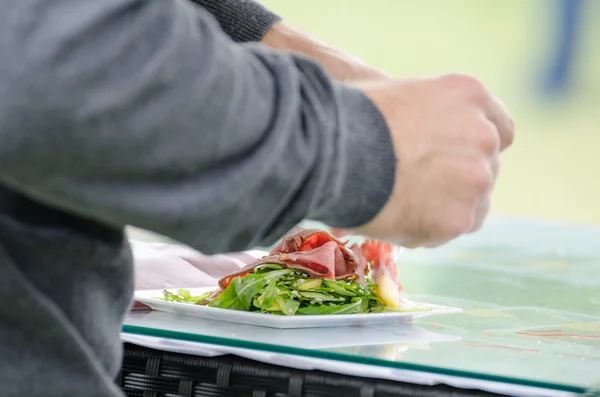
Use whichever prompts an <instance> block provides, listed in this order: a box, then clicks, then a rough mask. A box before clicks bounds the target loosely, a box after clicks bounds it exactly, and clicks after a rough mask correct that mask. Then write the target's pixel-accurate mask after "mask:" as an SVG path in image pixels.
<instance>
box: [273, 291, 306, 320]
mask: <svg viewBox="0 0 600 397" xmlns="http://www.w3.org/2000/svg"><path fill="white" fill-rule="evenodd" d="M275 301H276V302H277V303H278V304H279V307H280V308H281V311H282V312H283V314H285V315H286V316H293V315H294V314H296V311H297V310H298V308H299V307H300V302H298V301H295V300H293V299H286V298H282V297H281V296H278V297H277V298H276V299H275Z"/></svg>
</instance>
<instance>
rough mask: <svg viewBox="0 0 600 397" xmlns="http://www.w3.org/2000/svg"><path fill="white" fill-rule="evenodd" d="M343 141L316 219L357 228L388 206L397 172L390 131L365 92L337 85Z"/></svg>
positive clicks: (341, 137)
mask: <svg viewBox="0 0 600 397" xmlns="http://www.w3.org/2000/svg"><path fill="white" fill-rule="evenodd" d="M335 89H336V92H337V96H338V103H339V104H340V115H339V120H340V123H341V124H340V132H339V133H340V139H339V140H338V142H339V143H338V148H337V150H336V151H335V152H336V153H337V155H336V157H337V159H335V161H334V162H333V164H334V166H333V167H332V168H331V169H330V170H329V173H328V176H327V178H326V183H325V184H324V188H323V194H322V195H321V196H320V197H321V200H319V205H318V210H317V211H315V214H314V215H313V214H310V215H311V216H310V217H311V218H312V219H314V220H317V221H321V222H323V223H325V224H327V225H329V226H333V227H339V228H355V227H359V226H363V225H364V224H366V223H368V222H369V221H370V220H372V219H373V218H374V217H375V216H376V215H377V214H378V213H379V211H381V209H382V208H383V206H384V205H385V204H386V203H387V201H388V199H389V197H390V195H391V193H392V189H393V187H394V179H395V172H396V156H395V152H394V147H393V143H392V138H391V136H390V131H389V128H388V126H387V124H386V121H385V120H384V118H383V116H382V115H381V113H380V112H379V110H378V109H377V107H376V106H375V105H374V104H373V102H372V101H371V100H370V99H369V98H368V97H367V96H366V95H365V94H364V93H363V92H362V91H360V90H358V89H355V88H352V87H349V86H346V85H344V84H336V85H335Z"/></svg>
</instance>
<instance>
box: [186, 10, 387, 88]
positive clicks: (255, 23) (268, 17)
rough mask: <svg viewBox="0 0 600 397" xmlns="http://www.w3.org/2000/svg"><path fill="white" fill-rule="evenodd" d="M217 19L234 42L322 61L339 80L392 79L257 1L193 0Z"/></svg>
mask: <svg viewBox="0 0 600 397" xmlns="http://www.w3.org/2000/svg"><path fill="white" fill-rule="evenodd" d="M190 1H193V2H194V3H196V4H198V5H199V6H201V7H204V8H205V9H206V10H207V11H209V12H210V13H211V14H213V16H214V17H215V18H216V19H217V21H218V22H219V24H220V25H221V27H222V28H223V30H224V31H225V33H227V34H228V35H229V36H231V38H232V39H233V40H234V41H237V42H250V41H261V42H262V43H263V44H266V45H268V46H269V47H272V48H275V49H277V50H281V51H292V52H295V53H297V54H302V55H304V56H308V57H311V58H312V59H314V60H316V61H317V62H319V64H320V65H321V66H322V67H323V68H325V70H326V71H327V72H328V73H329V74H330V75H331V76H332V77H333V78H335V79H336V80H340V81H356V80H374V79H375V80H379V79H385V78H388V77H389V76H388V75H386V74H385V73H383V72H382V71H380V70H378V69H376V68H373V67H371V66H368V65H367V64H365V63H364V62H362V61H360V60H359V59H356V58H354V57H352V56H350V55H348V54H346V53H344V52H343V51H339V50H337V49H335V48H333V47H331V46H329V45H327V44H325V43H323V42H322V41H320V40H318V39H316V38H315V37H313V36H311V35H309V34H308V33H306V32H303V31H301V30H299V29H296V28H294V27H292V26H290V25H288V24H287V23H285V22H283V21H281V18H280V17H279V16H278V15H277V14H275V13H273V12H271V11H270V10H268V9H267V8H265V7H264V6H262V5H261V4H260V3H258V2H257V1H254V0H190Z"/></svg>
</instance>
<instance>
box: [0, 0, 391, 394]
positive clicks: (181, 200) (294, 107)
mask: <svg viewBox="0 0 600 397" xmlns="http://www.w3.org/2000/svg"><path fill="white" fill-rule="evenodd" d="M200 3H202V2H200ZM213 3H214V2H213ZM201 6H202V4H200V6H198V5H194V4H192V3H190V2H187V1H184V0H172V1H166V0H102V1H98V0H52V1H48V0H18V1H15V0H0V302H2V304H1V305H0V357H1V358H2V365H1V366H0V396H2V397H17V396H18V397H21V396H28V397H35V396H45V397H59V396H60V397H66V396H68V397H71V396H89V397H95V396H98V397H113V396H119V395H121V394H120V392H119V390H117V388H116V387H115V386H114V383H113V379H114V377H115V376H116V374H117V373H118V369H119V365H120V360H121V344H120V342H119V331H120V328H121V323H122V320H123V317H124V315H125V313H126V312H127V310H128V307H129V305H130V300H131V295H132V288H133V287H132V285H133V283H132V280H133V264H132V256H131V251H130V248H129V245H128V243H127V240H126V238H125V235H124V233H123V229H124V226H125V225H134V226H137V227H140V228H145V229H149V230H152V231H155V232H158V233H161V234H164V235H167V236H169V237H172V238H174V239H177V240H179V241H181V242H183V243H185V244H188V245H190V246H192V247H194V248H196V249H198V250H200V251H203V252H206V253H213V252H219V251H231V250H242V249H245V248H248V247H252V246H255V245H258V244H270V243H272V242H273V241H274V240H275V239H276V238H278V237H280V236H281V235H282V234H283V233H284V232H285V231H287V230H288V229H290V228H291V227H292V226H294V225H295V224H296V223H297V222H299V221H300V220H302V219H304V218H309V219H314V220H319V221H323V222H325V223H327V224H330V225H332V226H338V227H352V226H357V225H360V224H363V223H365V222H367V221H368V220H370V219H371V218H372V217H373V216H374V215H375V214H376V213H377V212H378V210H379V209H380V208H381V206H382V205H383V204H384V203H385V201H386V200H387V198H388V196H389V193H390V191H391V188H392V184H393V177H394V166H395V158H394V154H393V151H392V148H391V143H390V137H389V133H388V130H387V128H386V126H385V122H384V120H383V119H382V117H381V115H380V114H379V112H378V111H377V109H376V108H375V107H374V106H373V104H372V103H371V102H370V101H369V100H368V99H367V98H366V97H365V96H364V95H363V94H362V93H360V92H359V91H357V90H354V89H352V88H349V87H347V86H344V85H341V84H337V83H332V82H331V81H330V80H329V78H328V77H327V76H326V75H325V74H324V72H323V71H322V70H321V69H320V68H319V67H318V66H317V65H315V64H314V63H313V62H311V61H309V60H307V59H303V58H301V57H297V56H292V55H289V54H280V53H275V52H273V51H270V50H268V49H266V48H263V47H262V46H260V45H257V44H251V43H247V44H239V43H235V42H234V41H232V40H231V39H230V38H229V37H227V36H226V35H225V34H224V33H223V32H222V31H221V30H220V28H219V25H218V23H217V22H216V21H215V19H214V18H213V17H212V16H211V15H210V14H209V13H208V12H206V11H205V10H204V9H203V8H202V7H201ZM273 20H274V19H272V18H271V19H270V21H271V22H272V21H273ZM271 22H268V23H266V24H265V23H259V24H258V25H255V27H254V29H257V30H255V35H254V36H252V35H250V34H247V35H245V34H244V35H241V36H240V35H237V36H236V34H235V29H233V30H230V31H229V33H230V34H231V35H232V36H234V38H236V41H238V42H239V41H247V40H245V39H251V38H252V37H254V38H257V37H258V38H259V37H260V30H261V29H262V28H264V29H267V28H268V26H270V25H269V23H271ZM261 26H262V28H261ZM250 28H251V26H250V27H249V29H250ZM250 30H252V29H250ZM257 35H258V36H257Z"/></svg>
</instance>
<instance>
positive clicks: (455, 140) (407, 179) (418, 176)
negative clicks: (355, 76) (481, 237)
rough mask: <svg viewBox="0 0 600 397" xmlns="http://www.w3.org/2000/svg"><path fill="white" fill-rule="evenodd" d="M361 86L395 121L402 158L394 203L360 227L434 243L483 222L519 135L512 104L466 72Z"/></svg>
mask: <svg viewBox="0 0 600 397" xmlns="http://www.w3.org/2000/svg"><path fill="white" fill-rule="evenodd" d="M361 88H362V89H364V91H365V93H366V94H367V95H368V96H369V97H370V98H371V99H372V100H373V101H374V103H375V104H376V106H377V107H378V108H379V110H380V111H381V113H382V114H383V116H384V118H385V119H386V121H387V123H388V126H389V128H390V131H391V135H392V140H393V143H394V150H395V152H396V157H397V159H398V163H397V169H396V179H395V184H394V189H393V192H392V195H391V197H390V198H389V200H388V202H387V204H386V205H385V207H384V208H383V209H382V210H381V212H380V213H379V214H378V215H377V216H376V217H375V219H373V220H372V221H371V222H370V223H369V224H367V225H365V226H364V227H361V228H360V229H359V230H357V232H358V233H361V234H365V235H368V236H372V237H375V238H379V239H385V240H389V241H393V242H395V243H398V244H401V245H403V246H405V247H419V246H425V247H434V246H438V245H440V244H443V243H445V242H447V241H449V240H452V239H454V238H456V237H458V236H460V235H462V234H464V233H469V232H473V231H475V230H477V229H479V228H480V227H481V225H482V223H483V221H484V219H485V217H486V215H487V213H488V211H489V208H490V195H491V193H492V190H493V188H494V183H495V181H496V177H497V175H498V168H499V160H498V156H499V154H500V152H502V151H503V150H504V149H506V148H507V147H508V146H510V145H511V143H512V141H513V134H514V123H513V120H512V119H511V118H510V116H509V115H508V113H507V111H506V109H505V108H504V106H503V105H502V104H501V103H500V102H499V101H498V100H497V99H496V98H494V97H493V96H492V95H491V94H490V93H489V92H488V91H487V89H486V88H485V87H484V86H483V85H482V84H481V83H480V82H479V81H478V80H476V79H475V78H473V77H469V76H463V75H446V76H441V77H435V78H421V79H409V80H384V81H378V82H373V83H369V84H364V85H362V86H361Z"/></svg>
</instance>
